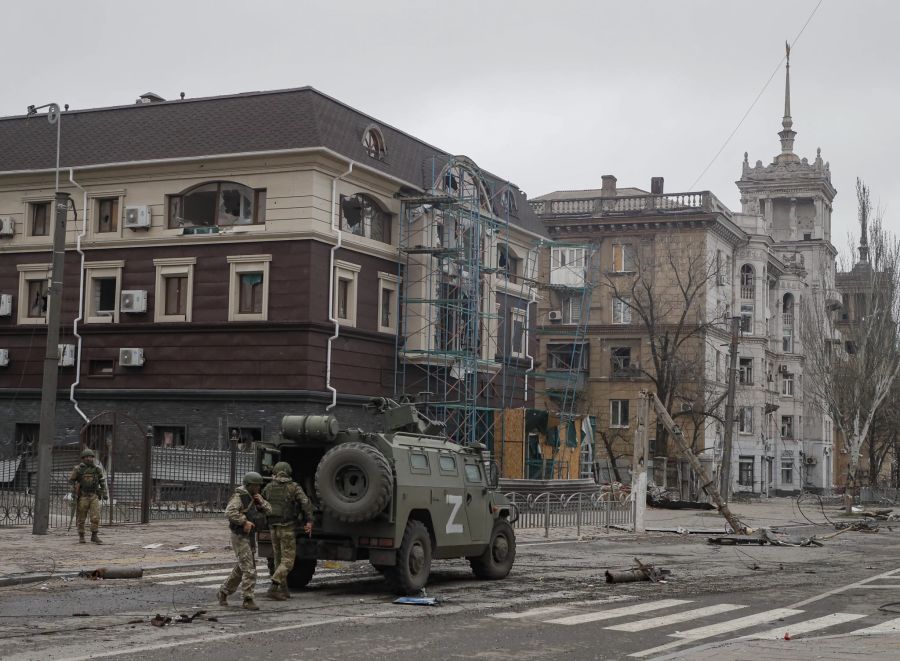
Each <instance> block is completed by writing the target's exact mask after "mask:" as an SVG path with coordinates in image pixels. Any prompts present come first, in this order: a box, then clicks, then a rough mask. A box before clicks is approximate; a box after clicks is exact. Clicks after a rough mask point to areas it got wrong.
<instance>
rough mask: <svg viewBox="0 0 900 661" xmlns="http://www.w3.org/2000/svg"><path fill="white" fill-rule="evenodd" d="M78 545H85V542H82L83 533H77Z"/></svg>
mask: <svg viewBox="0 0 900 661" xmlns="http://www.w3.org/2000/svg"><path fill="white" fill-rule="evenodd" d="M78 543H79V544H84V543H85V542H84V533H83V532H79V533H78Z"/></svg>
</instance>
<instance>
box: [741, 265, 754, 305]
mask: <svg viewBox="0 0 900 661" xmlns="http://www.w3.org/2000/svg"><path fill="white" fill-rule="evenodd" d="M755 278H756V275H755V272H754V271H753V267H752V266H751V265H750V264H744V265H743V266H742V267H741V298H749V299H752V298H754V293H755V292H754V290H755V289H756V287H755V284H756V283H755V282H754V281H755Z"/></svg>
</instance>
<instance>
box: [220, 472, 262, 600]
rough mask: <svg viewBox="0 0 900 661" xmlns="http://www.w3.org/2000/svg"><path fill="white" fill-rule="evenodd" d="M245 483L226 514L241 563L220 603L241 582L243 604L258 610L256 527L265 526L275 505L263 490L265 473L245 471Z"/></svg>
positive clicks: (230, 579)
mask: <svg viewBox="0 0 900 661" xmlns="http://www.w3.org/2000/svg"><path fill="white" fill-rule="evenodd" d="M243 483H244V486H242V487H238V488H237V489H236V490H235V492H234V495H233V496H232V497H231V500H229V501H228V506H227V507H226V508H225V516H226V518H227V519H228V526H229V527H230V528H231V548H232V549H234V554H235V555H236V556H237V564H235V566H234V569H232V570H231V574H230V575H229V576H228V578H227V579H225V583H223V584H222V587H221V588H219V594H218V597H219V605H220V606H227V605H228V595H230V594H232V593H234V591H235V590H237V588H238V585H240V586H241V593H242V595H243V597H244V603H243V608H246V609H247V610H251V611H258V610H259V606H257V605H256V603H255V602H254V601H253V589H254V588H255V587H256V535H255V533H256V529H257V528H259V527H262V526H265V525H266V523H265V517H266V515H267V514H269V513H271V511H272V507H271V506H270V505H269V503H267V502H266V501H265V500H264V499H263V497H262V495H261V494H260V490H261V489H262V485H263V478H262V475H260V474H259V473H255V472H253V471H250V472H249V473H247V474H246V475H244V480H243Z"/></svg>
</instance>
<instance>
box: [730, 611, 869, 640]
mask: <svg viewBox="0 0 900 661" xmlns="http://www.w3.org/2000/svg"><path fill="white" fill-rule="evenodd" d="M861 617H865V615H859V614H857V613H831V614H830V615H825V616H823V617H817V618H815V619H813V620H806V621H805V622H794V623H792V624H785V625H784V626H780V627H776V628H775V629H769V630H768V631H761V632H758V633H751V634H750V635H748V636H741V640H764V639H768V640H781V639H782V638H784V634H785V633H787V634H789V635H790V636H791V638H793V637H794V636H799V635H800V634H804V633H809V632H810V631H818V630H819V629H827V628H828V627H833V626H835V625H837V624H843V623H844V622H852V621H853V620H858V619H859V618H861Z"/></svg>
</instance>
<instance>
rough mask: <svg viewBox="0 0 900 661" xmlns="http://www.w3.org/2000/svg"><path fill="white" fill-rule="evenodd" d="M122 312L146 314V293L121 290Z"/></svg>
mask: <svg viewBox="0 0 900 661" xmlns="http://www.w3.org/2000/svg"><path fill="white" fill-rule="evenodd" d="M120 310H121V311H122V312H146V311H147V292H146V291H144V290H143V289H124V290H122V307H121V308H120Z"/></svg>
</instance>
